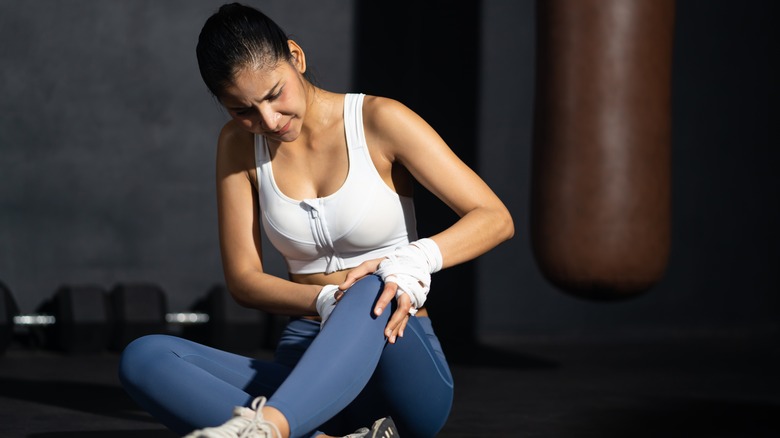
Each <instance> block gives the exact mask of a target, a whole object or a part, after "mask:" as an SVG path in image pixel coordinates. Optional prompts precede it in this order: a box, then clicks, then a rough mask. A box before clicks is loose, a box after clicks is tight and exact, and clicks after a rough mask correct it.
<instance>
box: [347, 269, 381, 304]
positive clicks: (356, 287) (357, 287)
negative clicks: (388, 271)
mask: <svg viewBox="0 0 780 438" xmlns="http://www.w3.org/2000/svg"><path fill="white" fill-rule="evenodd" d="M382 286H383V283H382V280H381V279H380V278H379V277H378V276H376V275H368V276H365V277H363V278H361V279H360V280H358V281H357V282H355V284H353V285H352V287H350V288H349V289H348V290H347V292H346V293H345V294H344V298H342V299H341V301H344V302H345V303H354V304H355V305H370V306H371V308H372V309H373V303H374V302H376V300H377V299H378V298H379V294H380V293H381V292H382ZM339 304H341V303H339ZM337 307H338V306H337Z"/></svg>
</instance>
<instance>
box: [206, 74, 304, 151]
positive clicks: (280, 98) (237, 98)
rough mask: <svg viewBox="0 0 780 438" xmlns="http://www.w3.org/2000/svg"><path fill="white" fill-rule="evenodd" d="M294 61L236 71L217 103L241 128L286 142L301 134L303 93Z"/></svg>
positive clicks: (300, 77)
mask: <svg viewBox="0 0 780 438" xmlns="http://www.w3.org/2000/svg"><path fill="white" fill-rule="evenodd" d="M299 64H300V63H299V62H298V61H297V59H295V60H293V62H286V61H283V62H280V63H279V64H277V65H276V66H275V67H271V68H267V69H260V70H258V69H254V68H245V69H242V70H240V71H239V72H238V73H237V74H236V76H235V78H234V80H233V83H232V84H231V85H230V86H228V87H226V89H225V90H224V92H223V93H222V95H221V97H220V99H219V100H220V102H221V103H222V105H223V106H224V107H225V108H226V109H227V111H228V113H230V116H231V117H232V118H233V119H234V120H235V121H237V122H238V123H239V124H240V125H241V126H242V127H243V128H244V129H246V130H247V131H249V132H252V133H254V134H260V135H263V136H265V137H268V138H269V139H272V140H278V141H283V142H289V141H293V140H295V139H296V138H297V137H298V135H299V134H300V132H301V126H302V124H303V118H304V115H305V113H306V93H305V89H304V79H303V76H302V72H301V71H300V70H301V67H300V66H299Z"/></svg>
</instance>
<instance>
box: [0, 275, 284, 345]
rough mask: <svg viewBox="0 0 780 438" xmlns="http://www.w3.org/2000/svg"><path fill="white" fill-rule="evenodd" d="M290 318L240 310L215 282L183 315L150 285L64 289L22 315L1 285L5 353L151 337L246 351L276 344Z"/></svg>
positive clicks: (123, 342)
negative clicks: (18, 347)
mask: <svg viewBox="0 0 780 438" xmlns="http://www.w3.org/2000/svg"><path fill="white" fill-rule="evenodd" d="M282 324H283V321H282V320H281V319H280V318H275V317H273V316H271V315H269V314H266V313H264V312H261V311H258V310H254V309H247V308H244V307H241V306H239V305H238V304H237V303H235V301H234V300H233V299H232V298H231V297H230V295H229V293H228V292H227V289H226V288H225V287H224V286H222V285H215V286H213V287H212V288H211V289H209V290H208V291H207V292H206V294H205V295H203V296H202V297H200V299H198V300H197V301H196V302H195V303H194V304H193V305H192V308H191V309H189V310H188V311H184V312H168V311H167V299H166V295H165V291H164V290H163V289H162V288H161V287H160V286H158V285H155V284H151V283H120V284H117V285H115V286H114V287H113V288H112V289H111V290H107V289H104V288H102V287H100V286H95V285H62V286H61V287H59V288H58V289H57V290H56V291H55V293H54V294H53V296H52V297H51V298H50V299H48V300H46V301H44V302H43V303H42V304H41V305H40V306H39V307H38V308H37V309H36V311H35V312H34V313H29V314H22V313H20V312H19V309H18V306H17V304H16V302H15V300H14V297H13V295H12V293H11V291H10V289H9V288H8V287H7V286H6V285H5V284H3V283H2V282H0V355H2V354H3V353H4V352H5V350H6V349H7V348H8V347H9V346H10V345H11V343H12V342H13V341H14V340H19V339H24V340H25V342H23V343H24V344H26V345H25V346H26V347H28V348H45V349H51V350H57V351H60V352H64V353H95V352H99V351H104V350H109V351H115V352H119V351H122V350H123V349H124V347H125V346H126V345H127V344H128V343H130V342H131V341H132V340H134V339H136V338H138V337H140V336H144V335H147V334H173V335H179V336H183V337H186V338H189V339H192V340H194V341H197V342H201V343H205V344H207V345H212V346H214V347H217V348H222V349H226V350H232V351H237V352H239V351H240V352H246V351H250V350H253V349H260V348H266V347H271V346H272V345H274V344H275V341H276V337H278V334H279V332H280V330H281V325H282Z"/></svg>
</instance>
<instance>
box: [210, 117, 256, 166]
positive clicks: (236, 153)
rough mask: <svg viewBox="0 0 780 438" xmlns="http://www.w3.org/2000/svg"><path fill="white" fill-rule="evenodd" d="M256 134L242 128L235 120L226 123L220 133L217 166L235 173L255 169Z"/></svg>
mask: <svg viewBox="0 0 780 438" xmlns="http://www.w3.org/2000/svg"><path fill="white" fill-rule="evenodd" d="M254 156H255V151H254V134H252V133H251V132H248V131H246V130H244V129H243V128H241V127H240V126H239V125H238V124H237V123H235V122H234V121H233V120H231V121H229V122H227V123H225V126H223V127H222V131H220V133H219V141H218V145H217V166H218V168H219V169H220V170H223V171H228V172H231V173H232V172H235V171H239V170H244V171H249V170H252V169H253V168H254Z"/></svg>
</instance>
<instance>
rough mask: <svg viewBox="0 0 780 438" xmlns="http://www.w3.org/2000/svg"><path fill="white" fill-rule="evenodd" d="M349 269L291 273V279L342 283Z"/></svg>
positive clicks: (421, 311) (420, 312) (423, 313)
mask: <svg viewBox="0 0 780 438" xmlns="http://www.w3.org/2000/svg"><path fill="white" fill-rule="evenodd" d="M349 271H350V270H349V269H345V270H343V271H336V272H332V273H330V274H326V273H324V272H323V273H314V274H290V280H291V281H293V282H295V283H300V284H316V285H320V286H325V285H326V284H341V283H343V282H344V280H345V279H346V278H347V274H348V273H349ZM415 316H428V311H427V310H426V309H425V307H422V308H420V309H419V310H418V311H417V314H416V315H415ZM306 318H307V319H313V320H319V317H316V316H312V317H306Z"/></svg>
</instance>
